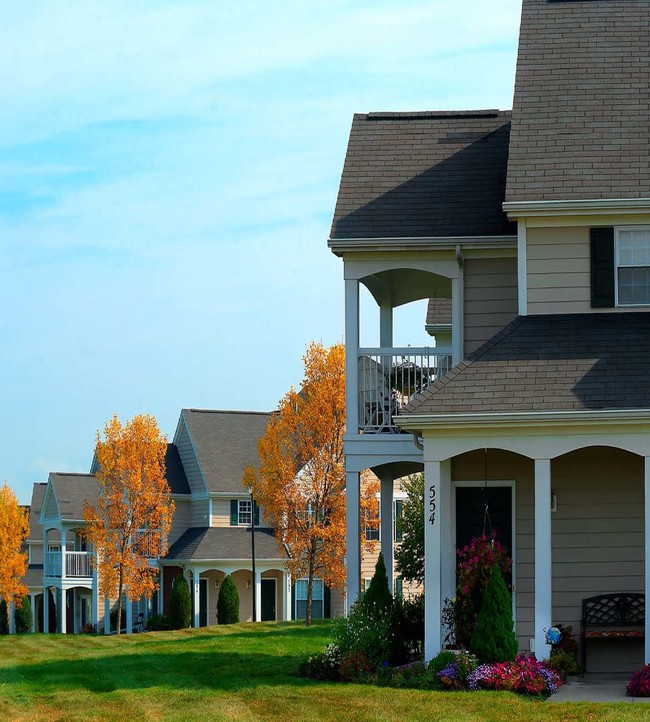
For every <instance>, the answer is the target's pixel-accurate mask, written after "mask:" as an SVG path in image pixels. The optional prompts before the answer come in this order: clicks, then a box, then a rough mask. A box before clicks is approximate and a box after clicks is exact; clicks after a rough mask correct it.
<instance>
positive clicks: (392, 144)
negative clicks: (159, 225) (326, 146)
mask: <svg viewBox="0 0 650 722" xmlns="http://www.w3.org/2000/svg"><path fill="white" fill-rule="evenodd" d="M509 136H510V112H509V111H508V112H499V111H496V110H484V111H465V112H453V111H452V112H439V113H435V112H431V113H429V112H422V113H369V114H367V115H364V114H357V115H355V116H354V119H353V121H352V130H351V132H350V140H349V144H348V149H347V154H346V157H345V164H344V167H343V175H342V178H341V185H340V188H339V194H338V199H337V202H336V209H335V211H334V221H333V223H332V230H331V237H332V238H334V239H336V238H339V239H361V238H406V237H425V238H428V237H444V236H491V235H505V234H508V235H510V234H513V233H515V230H514V228H515V227H514V225H513V224H512V223H510V222H509V221H508V219H507V218H506V216H505V214H504V213H503V211H502V209H501V204H502V203H503V199H504V193H505V182H506V166H507V160H508V139H509Z"/></svg>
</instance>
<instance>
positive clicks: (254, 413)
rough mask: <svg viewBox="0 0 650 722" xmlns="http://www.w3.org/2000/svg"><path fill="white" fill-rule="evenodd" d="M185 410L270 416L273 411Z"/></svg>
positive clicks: (187, 409)
mask: <svg viewBox="0 0 650 722" xmlns="http://www.w3.org/2000/svg"><path fill="white" fill-rule="evenodd" d="M182 411H183V413H184V412H185V411H191V412H194V413H198V414H246V415H257V416H270V415H271V414H272V413H273V412H272V411H246V410H243V409H194V408H186V409H182Z"/></svg>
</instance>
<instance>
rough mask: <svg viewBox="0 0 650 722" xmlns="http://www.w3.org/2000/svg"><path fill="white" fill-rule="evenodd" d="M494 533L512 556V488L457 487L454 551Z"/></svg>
mask: <svg viewBox="0 0 650 722" xmlns="http://www.w3.org/2000/svg"><path fill="white" fill-rule="evenodd" d="M493 531H496V534H497V539H498V540H499V541H500V542H501V544H502V545H503V546H505V547H506V548H507V550H508V555H509V556H512V548H513V547H512V487H511V486H485V485H483V484H481V485H480V486H457V487H456V548H457V549H462V548H463V547H464V546H465V545H466V544H469V543H470V542H471V541H472V538H473V537H480V536H482V535H483V534H485V535H486V536H489V535H490V534H492V532H493Z"/></svg>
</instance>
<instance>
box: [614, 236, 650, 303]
mask: <svg viewBox="0 0 650 722" xmlns="http://www.w3.org/2000/svg"><path fill="white" fill-rule="evenodd" d="M615 240H616V305H617V306H644V305H650V227H638V226H637V227H629V228H624V227H623V228H617V229H616V236H615Z"/></svg>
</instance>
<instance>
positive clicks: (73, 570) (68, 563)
mask: <svg viewBox="0 0 650 722" xmlns="http://www.w3.org/2000/svg"><path fill="white" fill-rule="evenodd" d="M62 571H63V566H62V556H61V552H50V551H48V552H45V569H44V572H45V576H46V577H60V576H62V574H61V572H62ZM65 575H66V577H90V576H92V571H91V569H90V560H89V554H88V552H66V553H65Z"/></svg>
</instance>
